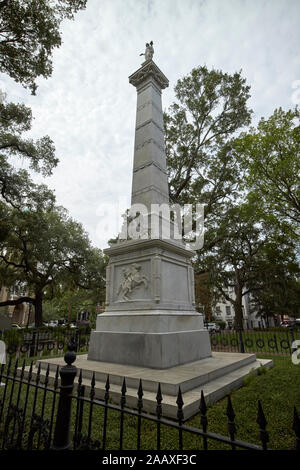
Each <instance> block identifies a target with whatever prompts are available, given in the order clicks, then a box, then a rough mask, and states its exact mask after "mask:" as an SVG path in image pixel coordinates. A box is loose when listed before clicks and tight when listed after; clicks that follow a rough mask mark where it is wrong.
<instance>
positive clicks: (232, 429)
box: [226, 395, 236, 449]
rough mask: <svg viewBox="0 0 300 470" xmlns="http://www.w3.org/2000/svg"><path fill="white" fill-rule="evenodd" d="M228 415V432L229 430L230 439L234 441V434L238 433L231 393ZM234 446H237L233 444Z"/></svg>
mask: <svg viewBox="0 0 300 470" xmlns="http://www.w3.org/2000/svg"><path fill="white" fill-rule="evenodd" d="M226 415H227V418H228V423H227V429H228V432H229V435H230V439H231V440H232V441H234V436H235V433H236V425H235V422H234V418H235V413H234V410H233V406H232V403H231V397H230V395H227V408H226ZM232 448H233V449H234V448H235V447H234V445H233V447H232Z"/></svg>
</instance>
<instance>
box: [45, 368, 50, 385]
mask: <svg viewBox="0 0 300 470" xmlns="http://www.w3.org/2000/svg"><path fill="white" fill-rule="evenodd" d="M49 373H50V364H49V362H48V366H47V370H46V376H45V387H47V385H48V382H49Z"/></svg>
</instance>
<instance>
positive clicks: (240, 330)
mask: <svg viewBox="0 0 300 470" xmlns="http://www.w3.org/2000/svg"><path fill="white" fill-rule="evenodd" d="M238 331H239V341H240V352H241V353H244V352H245V345H244V340H243V333H242V331H243V330H242V328H239V330H238Z"/></svg>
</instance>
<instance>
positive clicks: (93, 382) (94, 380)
mask: <svg viewBox="0 0 300 470" xmlns="http://www.w3.org/2000/svg"><path fill="white" fill-rule="evenodd" d="M95 384H96V379H95V372H93V376H92V380H91V386H92V387H93V388H95Z"/></svg>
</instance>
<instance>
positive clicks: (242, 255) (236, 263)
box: [196, 203, 266, 329]
mask: <svg viewBox="0 0 300 470" xmlns="http://www.w3.org/2000/svg"><path fill="white" fill-rule="evenodd" d="M206 238H207V241H206V243H207V248H206V249H205V250H200V251H198V252H197V261H196V266H197V268H198V269H204V270H205V271H207V272H208V273H209V276H210V282H211V284H212V288H213V289H215V290H216V291H217V292H218V293H219V297H223V298H225V299H226V300H227V301H229V302H230V303H231V304H232V306H233V309H234V313H235V325H236V327H238V328H241V329H242V328H243V303H242V299H243V296H245V295H246V294H247V293H249V292H250V291H253V290H254V289H257V288H261V286H259V287H258V286H257V284H256V277H257V274H258V269H259V267H261V266H259V265H258V256H259V254H260V252H261V251H262V249H263V246H264V244H265V241H266V240H265V236H264V234H263V233H262V227H261V225H260V223H259V220H258V219H257V214H256V211H255V208H254V207H253V206H250V205H248V204H245V203H240V204H238V205H235V206H232V207H231V208H230V209H228V210H227V212H226V213H225V214H223V217H222V218H220V219H219V224H218V226H216V227H213V228H211V229H210V230H209V231H208V232H207V235H206ZM211 239H212V240H213V243H211V242H210V240H211Z"/></svg>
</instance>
